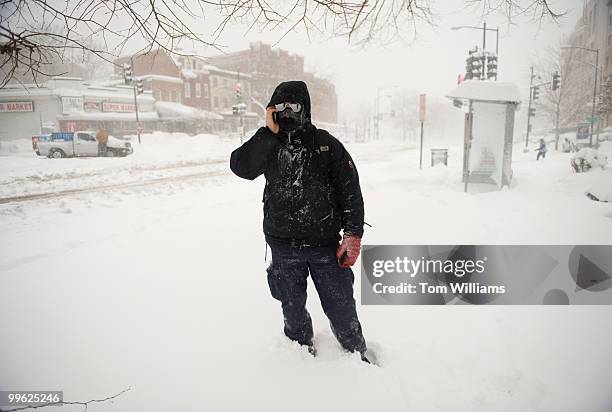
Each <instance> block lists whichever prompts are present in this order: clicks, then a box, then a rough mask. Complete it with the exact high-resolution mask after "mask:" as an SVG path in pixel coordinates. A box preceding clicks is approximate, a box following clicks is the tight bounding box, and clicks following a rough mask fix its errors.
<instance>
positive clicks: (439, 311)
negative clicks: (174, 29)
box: [0, 135, 612, 412]
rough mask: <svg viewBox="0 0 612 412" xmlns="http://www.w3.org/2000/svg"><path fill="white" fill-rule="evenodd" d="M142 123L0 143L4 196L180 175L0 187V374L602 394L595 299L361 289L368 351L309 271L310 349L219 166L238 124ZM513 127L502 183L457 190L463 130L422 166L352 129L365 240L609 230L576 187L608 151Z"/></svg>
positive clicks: (203, 399)
mask: <svg viewBox="0 0 612 412" xmlns="http://www.w3.org/2000/svg"><path fill="white" fill-rule="evenodd" d="M143 141H144V143H143V144H142V145H140V146H136V147H135V152H136V153H135V154H134V156H133V157H128V158H125V159H96V158H93V159H62V160H49V159H39V158H35V157H34V156H33V155H32V154H31V153H29V152H27V151H26V152H17V153H12V154H10V155H9V156H2V157H1V158H0V178H1V179H2V184H1V186H0V188H1V196H0V197H8V196H14V195H20V194H25V193H32V192H35V191H37V190H38V191H41V192H42V191H47V192H48V191H61V190H65V189H66V188H82V187H90V186H91V185H96V184H99V183H100V182H103V183H104V184H113V183H125V182H132V181H142V182H146V181H147V179H149V180H150V179H155V178H159V177H164V176H170V177H172V178H173V179H172V180H168V181H163V182H160V183H156V184H148V185H142V186H133V187H129V188H126V187H117V188H116V189H113V188H109V189H105V190H102V191H92V192H86V193H76V194H70V195H65V196H59V197H57V198H52V199H47V200H36V201H23V202H16V203H15V202H10V203H6V204H2V205H0V230H1V232H2V240H3V242H2V244H3V248H2V253H1V254H0V313H1V314H2V316H1V319H2V320H1V325H0V330H1V333H0V389H1V390H9V389H15V390H26V389H38V390H51V389H57V390H63V391H64V396H65V399H66V400H87V399H91V398H97V397H103V396H108V395H111V394H114V393H117V392H119V391H121V390H122V389H124V388H126V387H129V386H131V387H132V390H131V391H129V392H127V393H125V394H124V395H122V396H121V397H120V398H119V399H117V400H115V401H114V402H113V403H105V404H99V405H92V406H90V410H92V411H95V410H100V411H162V410H177V411H199V410H213V411H217V410H257V411H286V410H292V411H319V410H329V411H331V410H334V411H338V410H352V411H369V410H373V409H376V410H388V411H406V410H415V411H448V410H455V411H492V410H495V411H517V410H521V411H577V410H588V411H602V412H603V411H609V410H610V409H611V408H612V396H611V395H610V391H609V382H611V381H612V367H611V366H612V349H611V347H610V342H611V341H612V328H611V327H610V318H611V315H612V308H610V307H606V306H600V307H596V306H593V307H579V306H572V307H544V306H508V307H503V306H486V307H474V306H472V307H468V306H462V307H459V306H448V307H432V306H388V307H374V306H359V307H358V311H359V314H360V317H361V321H362V324H363V327H364V334H365V336H366V339H367V340H368V341H369V342H370V346H372V347H374V348H375V349H377V350H378V353H379V357H380V359H381V361H382V363H383V367H382V368H375V367H371V366H368V365H366V364H364V363H362V362H360V361H359V360H358V359H357V357H356V356H354V355H349V354H345V353H343V352H342V351H341V350H340V349H339V347H338V345H337V344H336V343H335V341H334V339H333V337H332V335H331V332H330V331H329V327H328V323H327V321H326V319H325V317H324V315H323V313H322V310H321V309H320V307H319V302H318V298H317V296H316V292H315V291H314V289H313V288H312V287H310V288H309V297H310V299H309V303H308V307H309V310H310V312H311V314H312V316H313V322H314V326H315V334H316V337H315V339H316V342H317V343H318V345H319V349H320V350H319V353H320V356H319V357H318V358H316V359H313V358H311V357H310V356H309V355H308V354H307V353H306V352H305V351H304V350H301V349H300V348H298V347H296V345H295V344H292V343H290V342H288V341H286V339H285V338H284V337H283V335H282V318H281V311H280V307H279V304H278V302H277V301H275V300H273V299H272V298H271V297H270V294H269V291H268V286H267V282H266V277H265V268H266V266H267V263H266V262H265V261H264V257H265V243H264V240H263V234H262V233H261V220H262V211H261V191H262V189H263V183H264V182H263V178H259V179H257V180H256V181H255V182H249V181H245V180H241V179H239V178H237V177H235V176H233V175H232V174H231V172H229V168H228V159H229V153H230V152H231V150H232V149H233V148H234V147H236V145H237V144H238V143H237V142H236V141H227V140H224V139H217V138H214V137H210V136H208V137H206V136H201V137H200V138H194V137H187V136H174V137H170V136H162V135H158V136H153V137H151V136H145V138H144V140H143ZM517 146H519V147H517V150H516V151H515V153H514V162H513V167H514V181H513V185H512V187H511V188H509V189H508V188H506V189H504V190H502V191H488V190H486V188H485V187H482V186H473V187H471V188H470V192H471V193H468V194H465V193H463V185H462V184H461V182H460V164H461V154H460V152H459V151H458V148H457V147H450V163H449V167H447V168H446V167H443V166H437V167H434V168H430V167H429V166H427V167H425V168H424V170H422V171H420V170H419V169H418V151H417V150H415V149H414V147H412V146H408V145H402V144H399V143H394V144H388V143H385V142H381V143H376V144H349V145H348V146H347V147H348V149H349V151H350V152H351V154H352V155H353V157H354V159H355V163H356V165H357V168H358V169H359V172H360V177H361V183H362V190H363V193H364V199H365V208H366V221H367V222H369V223H370V224H372V225H373V227H372V228H368V227H366V233H365V236H364V244H419V243H423V244H453V243H458V244H459V243H464V244H466V243H467V244H469V243H494V244H515V243H516V244H577V243H595V244H610V243H612V203H599V202H593V201H591V200H589V199H588V198H587V197H586V196H585V195H584V192H585V191H586V190H588V189H589V187H590V186H592V185H595V184H597V185H601V184H604V185H605V184H612V165H610V166H609V168H608V169H607V170H593V171H591V172H589V173H584V174H574V173H572V171H571V169H570V167H569V158H570V155H569V154H562V153H556V152H554V151H549V153H548V155H547V158H546V159H545V160H544V161H539V162H536V161H535V153H534V152H529V153H526V154H525V153H523V152H522V151H521V150H520V149H521V147H522V146H521V145H520V144H517ZM603 150H606V151H608V152H612V145H610V144H609V142H608V144H607V145H604V146H603ZM424 158H425V159H426V161H425V162H424V164H426V165H428V159H429V153H428V151H426V152H425V157H424ZM611 158H612V156H611ZM211 168H213V169H212V170H214V171H215V172H216V173H214V174H207V173H206V172H207V171H209V170H211ZM217 172H218V173H217ZM269 257H270V254H269V251H268V259H269ZM358 265H359V261H358V264H357V265H356V267H355V268H354V271H355V275H356V279H357V280H356V285H355V288H356V297H357V299H359V296H360V294H359V290H360V282H359V275H360V269H359V266H358ZM58 410H60V409H58ZM61 410H62V411H71V410H82V408H81V407H79V408H77V407H75V408H71V407H66V406H64V407H62V409H61Z"/></svg>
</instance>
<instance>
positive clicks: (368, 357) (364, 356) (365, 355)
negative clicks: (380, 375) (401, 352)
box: [360, 349, 379, 366]
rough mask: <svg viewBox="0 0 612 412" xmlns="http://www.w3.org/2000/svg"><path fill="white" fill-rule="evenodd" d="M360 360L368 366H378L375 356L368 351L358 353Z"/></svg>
mask: <svg viewBox="0 0 612 412" xmlns="http://www.w3.org/2000/svg"><path fill="white" fill-rule="evenodd" d="M360 355H361V360H362V361H364V362H365V363H369V364H370V365H376V366H379V365H378V359H377V358H376V354H375V353H374V352H372V351H371V350H370V349H366V350H364V351H363V352H360Z"/></svg>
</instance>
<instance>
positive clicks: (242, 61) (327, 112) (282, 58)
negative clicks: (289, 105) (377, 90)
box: [208, 42, 338, 123]
mask: <svg viewBox="0 0 612 412" xmlns="http://www.w3.org/2000/svg"><path fill="white" fill-rule="evenodd" d="M208 61H209V62H210V63H211V64H213V65H214V66H216V67H219V68H222V69H225V70H230V71H240V72H241V73H248V74H249V75H250V83H251V86H250V96H251V97H252V98H253V100H254V102H255V103H256V105H255V106H258V107H259V109H258V113H259V114H260V115H263V112H264V109H263V107H265V105H266V104H267V103H268V100H269V99H270V96H271V95H272V92H273V91H274V88H275V87H276V86H277V85H278V84H279V83H280V82H282V81H286V80H303V81H305V82H306V84H307V86H308V90H309V91H310V94H311V100H312V117H313V121H314V122H317V121H321V122H327V123H336V122H337V121H338V98H337V95H336V89H335V87H334V85H333V84H332V83H331V82H329V81H327V80H325V79H321V78H318V77H316V76H314V74H312V73H307V72H304V57H303V56H299V55H295V54H290V53H289V52H287V51H285V50H279V49H272V47H271V46H270V45H268V44H264V43H261V42H256V43H251V44H250V45H249V48H248V49H247V50H241V51H237V52H234V53H228V54H224V55H220V56H214V57H211V58H209V59H208ZM243 94H244V93H243ZM262 106H263V107H262Z"/></svg>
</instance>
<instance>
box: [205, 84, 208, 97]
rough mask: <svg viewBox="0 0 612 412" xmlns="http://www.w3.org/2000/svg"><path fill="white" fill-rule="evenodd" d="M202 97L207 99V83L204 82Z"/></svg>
mask: <svg viewBox="0 0 612 412" xmlns="http://www.w3.org/2000/svg"><path fill="white" fill-rule="evenodd" d="M204 98H205V99H208V83H204Z"/></svg>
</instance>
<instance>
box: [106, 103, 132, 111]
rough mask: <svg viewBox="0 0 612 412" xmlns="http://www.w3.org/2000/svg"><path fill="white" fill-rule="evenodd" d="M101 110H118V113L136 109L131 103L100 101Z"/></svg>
mask: <svg viewBox="0 0 612 412" xmlns="http://www.w3.org/2000/svg"><path fill="white" fill-rule="evenodd" d="M102 111H103V112H119V113H134V112H135V111H136V109H135V108H134V104H133V103H111V102H103V103H102Z"/></svg>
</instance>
